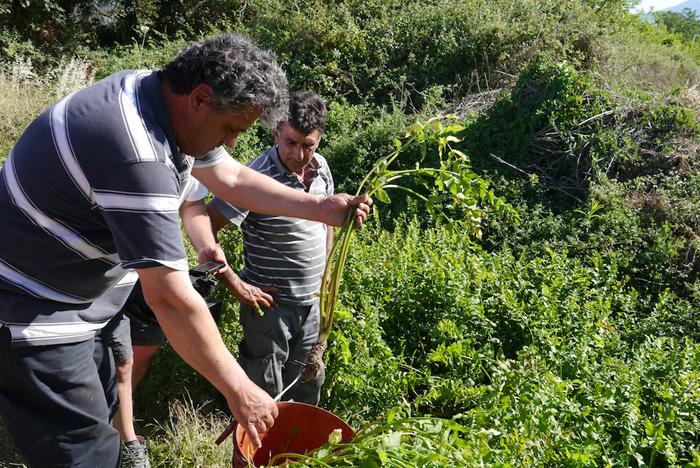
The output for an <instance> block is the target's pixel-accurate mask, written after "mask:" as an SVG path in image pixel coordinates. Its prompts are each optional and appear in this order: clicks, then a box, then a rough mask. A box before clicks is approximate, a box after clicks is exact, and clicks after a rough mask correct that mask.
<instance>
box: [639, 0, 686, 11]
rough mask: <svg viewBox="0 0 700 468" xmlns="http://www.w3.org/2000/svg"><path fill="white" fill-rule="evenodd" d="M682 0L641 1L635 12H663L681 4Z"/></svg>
mask: <svg viewBox="0 0 700 468" xmlns="http://www.w3.org/2000/svg"><path fill="white" fill-rule="evenodd" d="M683 1H684V0H642V2H641V3H640V4H639V6H637V8H636V10H637V11H640V10H643V11H648V10H651V9H652V8H654V10H656V11H658V10H664V9H666V8H669V7H672V6H675V5H678V4H679V3H683Z"/></svg>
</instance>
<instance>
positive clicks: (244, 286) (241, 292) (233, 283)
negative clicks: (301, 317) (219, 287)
mask: <svg viewBox="0 0 700 468" xmlns="http://www.w3.org/2000/svg"><path fill="white" fill-rule="evenodd" d="M219 281H221V282H222V283H223V285H224V286H226V288H227V289H228V290H229V291H231V292H232V293H233V295H234V296H236V299H238V300H239V301H241V302H243V303H245V304H248V305H249V306H251V307H253V308H257V307H264V308H266V309H270V308H273V307H277V302H275V298H273V297H272V295H270V294H269V293H275V292H277V291H279V290H278V289H277V288H275V287H274V286H261V287H257V286H254V285H252V284H250V283H246V282H245V281H243V280H242V279H241V278H240V277H239V276H238V275H237V274H235V273H234V272H232V271H231V270H230V269H229V270H228V272H226V273H225V274H223V275H222V276H220V277H219Z"/></svg>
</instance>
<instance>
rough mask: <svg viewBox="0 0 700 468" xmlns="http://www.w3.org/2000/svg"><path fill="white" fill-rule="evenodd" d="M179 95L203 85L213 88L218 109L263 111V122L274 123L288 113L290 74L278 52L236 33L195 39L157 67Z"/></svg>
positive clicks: (159, 74) (213, 99)
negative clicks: (279, 59)
mask: <svg viewBox="0 0 700 468" xmlns="http://www.w3.org/2000/svg"><path fill="white" fill-rule="evenodd" d="M158 76H159V77H161V79H164V80H165V81H166V82H167V83H168V85H169V86H170V89H171V90H172V91H173V92H174V93H175V94H180V95H182V94H187V93H189V92H190V91H192V90H193V89H194V88H195V87H196V86H198V85H200V84H207V85H209V86H210V87H211V89H212V105H213V106H214V107H216V108H217V109H235V110H249V109H257V110H259V111H260V122H261V123H262V125H263V126H265V127H268V128H271V127H274V126H275V125H276V124H277V122H279V121H280V120H282V119H284V118H285V117H286V115H287V106H288V100H289V95H288V91H287V76H286V75H285V73H284V71H283V70H282V68H280V66H279V65H278V64H277V58H276V57H275V54H274V53H272V52H271V51H269V50H263V49H261V48H260V47H258V46H257V45H255V44H254V43H253V42H252V41H251V40H250V39H248V38H247V37H245V36H244V35H242V34H238V33H226V34H221V35H219V36H215V37H213V38H211V39H208V40H206V41H203V42H196V43H193V44H192V45H190V47H188V48H187V49H185V50H183V51H182V52H180V53H179V54H178V56H177V57H175V59H173V60H172V61H171V62H170V63H168V64H167V65H165V66H164V67H163V69H162V70H160V71H159V72H158Z"/></svg>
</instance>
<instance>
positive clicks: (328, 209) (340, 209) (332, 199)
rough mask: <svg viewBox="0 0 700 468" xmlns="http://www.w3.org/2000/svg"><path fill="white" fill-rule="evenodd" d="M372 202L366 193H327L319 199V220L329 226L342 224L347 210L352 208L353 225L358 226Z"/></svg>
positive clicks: (362, 221)
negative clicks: (357, 194) (356, 194)
mask: <svg viewBox="0 0 700 468" xmlns="http://www.w3.org/2000/svg"><path fill="white" fill-rule="evenodd" d="M372 203H373V201H372V199H371V198H370V197H368V196H367V195H359V196H356V197H354V196H352V195H348V194H347V193H338V194H335V195H329V196H327V197H325V198H324V199H323V200H322V201H321V213H320V218H321V219H320V221H321V222H323V223H326V224H329V225H331V226H342V225H343V224H344V223H345V218H346V217H347V214H348V210H354V214H355V226H357V227H358V228H359V227H361V226H362V223H364V221H365V219H367V214H368V213H369V207H370V206H372Z"/></svg>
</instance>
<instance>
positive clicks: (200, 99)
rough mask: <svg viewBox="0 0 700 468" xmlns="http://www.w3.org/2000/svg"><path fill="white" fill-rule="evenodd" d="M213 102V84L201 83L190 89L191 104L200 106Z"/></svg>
mask: <svg viewBox="0 0 700 468" xmlns="http://www.w3.org/2000/svg"><path fill="white" fill-rule="evenodd" d="M209 102H211V86H209V85H207V84H199V85H197V86H195V87H194V88H192V91H190V105H192V106H193V107H194V108H199V107H200V106H201V105H202V104H206V103H209Z"/></svg>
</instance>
